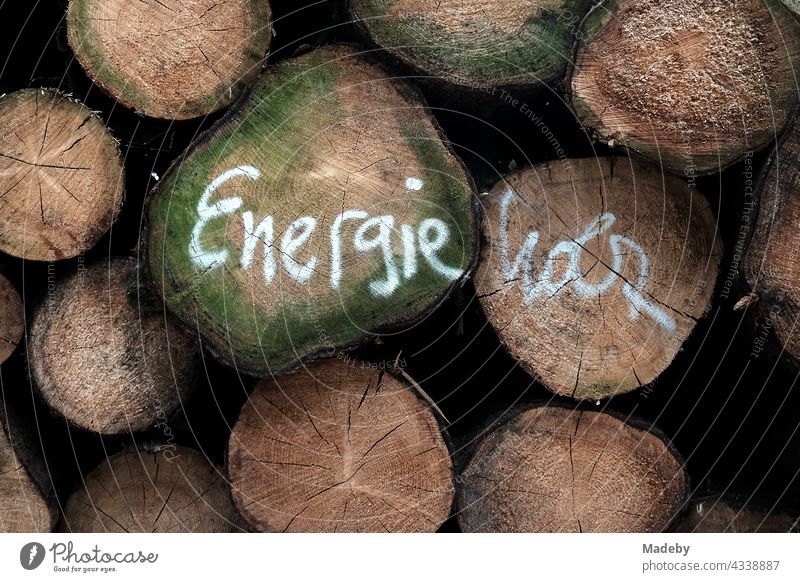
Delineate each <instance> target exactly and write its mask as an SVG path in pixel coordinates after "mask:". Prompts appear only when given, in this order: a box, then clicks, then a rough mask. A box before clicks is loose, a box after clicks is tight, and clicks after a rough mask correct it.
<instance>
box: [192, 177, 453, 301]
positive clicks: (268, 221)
mask: <svg viewBox="0 0 800 582" xmlns="http://www.w3.org/2000/svg"><path fill="white" fill-rule="evenodd" d="M242 177H243V178H247V179H249V180H251V181H256V180H258V179H259V178H260V177H261V172H260V171H259V170H258V169H257V168H255V167H253V166H238V167H236V168H233V169H230V170H228V171H226V172H224V173H222V174H221V175H220V176H219V177H217V178H216V179H214V180H213V181H212V182H211V184H209V185H208V186H207V187H206V189H205V191H204V192H203V195H202V197H201V198H200V201H199V202H198V204H197V216H198V220H197V223H196V224H195V226H194V229H193V230H192V237H191V240H190V242H189V256H190V257H191V259H192V261H193V262H194V264H195V265H197V266H198V267H200V268H202V269H206V270H212V269H215V268H217V267H221V266H222V265H223V264H225V262H226V261H227V260H228V258H229V255H230V250H229V249H228V248H220V249H215V250H209V249H206V248H204V246H203V243H202V234H203V230H204V229H205V227H206V225H207V224H208V223H209V222H211V221H212V220H214V219H216V218H220V217H222V216H226V215H229V214H233V213H235V212H236V211H238V210H239V209H240V208H241V207H242V205H243V203H244V201H243V200H242V198H241V197H239V196H233V197H228V198H222V199H220V200H217V201H216V202H214V203H212V202H211V197H212V196H213V195H214V193H215V192H216V191H217V190H218V189H219V188H220V187H221V186H222V185H223V184H225V183H226V182H228V181H229V180H232V179H234V178H242ZM422 187H423V183H422V181H421V180H419V179H418V178H408V179H407V180H406V188H407V189H409V190H414V191H416V190H420V189H422ZM241 217H242V225H243V229H244V237H243V240H244V245H243V247H242V254H241V257H240V258H239V265H240V267H241V268H242V269H244V270H250V269H251V268H252V266H253V259H254V257H255V253H256V248H257V247H258V242H259V241H261V242H262V251H263V277H264V282H265V283H266V284H268V285H269V284H270V283H271V282H272V281H273V279H274V278H275V276H276V274H277V272H278V259H277V258H276V256H275V254H274V253H273V249H275V250H276V251H277V252H278V255H280V258H281V263H282V264H283V268H284V270H285V271H286V273H287V274H288V275H289V277H291V278H292V279H294V280H295V281H297V282H298V283H307V282H308V281H309V280H310V279H311V277H312V276H313V275H314V274H315V273H316V272H317V270H316V269H317V264H318V258H317V257H316V256H312V257H310V258H309V259H308V260H307V261H305V262H304V263H301V262H299V261H298V260H297V259H296V258H295V257H296V255H297V253H298V251H299V250H300V248H301V247H302V246H303V245H305V244H306V243H307V242H308V241H309V239H310V238H311V236H312V235H313V233H314V231H315V230H316V228H317V219H316V218H314V217H313V216H302V217H300V218H298V219H297V220H295V221H293V222H292V223H291V224H290V225H289V226H288V227H287V228H286V230H285V231H284V232H283V236H282V237H281V240H280V244H275V221H274V219H273V217H272V216H267V217H266V218H264V219H263V220H261V221H260V222H258V223H256V221H255V216H254V215H253V213H252V212H250V211H246V212H242V214H241ZM349 221H361V224H360V225H359V226H358V228H357V229H356V231H355V234H354V236H353V247H354V248H355V250H356V251H357V252H360V253H369V252H373V251H378V250H379V251H380V252H381V255H382V259H383V263H384V266H385V269H386V276H385V278H382V279H378V280H374V281H370V283H369V289H370V291H371V293H372V294H373V295H375V296H377V297H388V296H390V295H391V294H392V293H394V292H395V291H397V289H399V288H400V286H401V284H402V280H403V279H411V278H412V277H414V275H416V274H417V271H418V264H417V254H418V252H419V253H421V254H422V257H423V258H424V259H425V261H426V262H427V264H428V266H429V267H430V268H431V269H432V270H433V271H435V272H437V273H438V274H440V275H441V276H442V277H444V278H445V279H448V280H452V281H454V280H456V279H458V278H459V277H460V276H461V275H462V273H463V272H462V270H461V269H457V268H454V267H451V266H448V265H446V264H444V263H443V262H442V260H441V259H440V258H439V256H438V255H437V253H438V251H440V250H441V249H442V248H443V247H444V246H445V245H446V244H447V241H448V240H449V239H450V229H449V227H448V226H447V224H446V223H445V222H444V221H443V220H440V219H438V218H425V219H423V220H422V221H420V223H419V225H418V226H417V228H416V229H414V228H412V227H411V226H410V225H408V224H401V225H399V234H400V237H401V241H402V246H403V259H402V267H401V266H398V264H397V262H398V261H397V260H396V259H395V256H394V252H393V249H392V233H393V232H398V229H397V225H396V222H397V221H396V220H395V217H394V216H391V215H388V214H384V215H381V216H374V217H370V216H369V213H367V212H366V211H364V210H345V211H343V212H341V213H340V214H338V215H337V216H336V217H335V219H334V220H333V223H332V224H331V227H330V231H329V235H330V253H331V257H330V277H329V280H330V286H331V289H338V288H339V286H340V285H341V281H342V277H343V266H342V254H343V247H342V229H343V225H344V223H346V222H349Z"/></svg>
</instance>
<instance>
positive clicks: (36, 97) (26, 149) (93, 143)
mask: <svg viewBox="0 0 800 582" xmlns="http://www.w3.org/2000/svg"><path fill="white" fill-rule="evenodd" d="M0 119H2V122H3V131H2V133H0V192H2V193H3V195H2V196H0V251H3V252H5V253H8V254H10V255H14V256H15V257H20V258H23V259H29V260H34V261H52V260H58V259H66V258H70V257H75V256H77V255H79V254H81V253H83V252H85V251H87V250H89V249H90V248H91V247H92V246H94V244H95V243H96V242H97V241H98V240H99V239H100V238H101V237H102V236H103V235H105V233H106V232H108V230H109V228H111V225H112V223H113V222H114V220H115V218H116V216H117V213H118V212H119V210H120V208H121V207H122V200H123V190H124V180H123V170H122V159H121V157H120V153H119V147H118V145H117V142H116V141H115V140H114V138H112V137H111V135H110V134H109V133H108V131H107V130H106V128H105V126H104V125H103V123H102V121H100V119H99V118H98V117H97V116H96V115H95V114H94V113H93V112H92V111H91V110H90V109H89V108H88V107H86V106H85V105H83V104H81V103H79V102H78V101H75V100H73V99H71V98H69V97H66V96H64V95H62V94H61V93H59V92H58V91H55V90H52V89H23V90H21V91H17V92H15V93H10V94H9V95H5V96H3V97H0Z"/></svg>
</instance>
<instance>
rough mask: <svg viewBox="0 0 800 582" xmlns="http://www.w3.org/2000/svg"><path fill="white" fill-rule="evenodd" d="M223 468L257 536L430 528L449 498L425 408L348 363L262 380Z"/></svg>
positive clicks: (395, 384) (392, 382)
mask: <svg viewBox="0 0 800 582" xmlns="http://www.w3.org/2000/svg"><path fill="white" fill-rule="evenodd" d="M228 470H229V473H230V476H231V485H232V488H233V498H234V501H235V502H236V504H237V506H238V507H239V509H240V511H241V513H242V515H243V516H244V518H245V520H246V521H247V522H248V523H249V524H250V525H251V527H252V528H254V529H256V530H259V531H277V532H281V531H284V532H303V531H304V532H312V531H313V532H335V531H339V532H356V531H360V532H383V531H389V532H433V531H435V530H436V529H438V528H439V526H440V525H441V524H442V523H443V522H444V521H445V520H446V519H447V517H448V515H449V513H450V506H451V505H452V502H453V486H454V483H453V467H452V463H451V460H450V455H449V452H448V447H447V444H446V442H445V440H444V438H443V435H442V432H441V430H440V428H439V425H438V423H437V421H436V418H435V417H434V414H433V413H432V412H431V410H430V408H429V406H428V404H427V403H426V402H425V401H424V400H422V399H421V398H419V397H418V395H417V394H415V393H414V391H413V390H412V389H411V388H409V387H407V386H405V385H404V384H402V383H401V382H400V381H399V380H397V379H396V378H395V377H394V376H392V375H390V374H389V373H384V372H381V371H378V370H375V369H370V368H364V367H362V365H361V364H360V363H358V362H355V361H353V360H348V361H342V360H325V361H322V362H320V363H319V364H316V365H312V366H310V367H308V368H305V369H303V370H301V371H298V372H295V373H294V374H292V375H290V376H286V377H279V378H276V379H275V380H264V381H262V382H261V383H260V384H259V385H258V386H257V387H256V389H255V391H254V392H253V394H252V395H251V397H250V402H249V403H247V404H246V405H245V407H244V409H243V410H242V413H241V415H240V417H239V420H238V422H237V423H236V426H235V427H234V429H233V434H232V435H231V439H230V444H229V448H228Z"/></svg>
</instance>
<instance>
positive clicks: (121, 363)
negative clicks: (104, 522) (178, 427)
mask: <svg viewBox="0 0 800 582" xmlns="http://www.w3.org/2000/svg"><path fill="white" fill-rule="evenodd" d="M143 300H144V299H143V297H142V296H140V295H139V288H138V286H137V273H136V270H135V263H134V261H132V260H128V259H113V260H112V261H110V262H108V263H105V262H104V263H96V264H94V265H91V266H89V267H88V268H84V267H83V266H82V265H81V267H80V268H79V270H78V271H77V272H76V273H74V274H73V275H71V276H69V277H67V278H66V279H65V280H63V281H61V282H60V283H59V284H58V285H57V286H56V288H55V290H54V291H53V292H52V293H51V294H50V295H48V296H46V297H45V298H44V299H43V301H42V303H41V304H40V305H39V306H38V307H37V308H36V311H35V313H34V317H33V321H32V324H31V330H30V345H29V365H30V368H31V372H32V374H33V378H34V379H35V381H36V385H37V388H38V390H39V392H40V394H41V395H42V397H43V398H44V400H45V402H47V404H49V405H50V406H51V407H52V408H53V409H54V410H56V411H57V412H58V413H59V414H61V415H63V416H64V417H66V418H67V420H69V421H70V422H72V423H73V424H75V425H77V426H79V427H81V428H85V429H88V430H92V431H96V432H99V433H103V434H122V433H127V432H132V431H139V430H145V429H147V428H150V427H152V426H153V425H155V424H157V423H158V422H165V421H166V420H167V418H168V417H169V415H170V414H172V412H174V411H175V410H176V409H177V408H178V406H180V405H181V403H182V402H183V401H184V400H185V398H186V396H187V394H188V392H189V390H190V389H191V386H192V382H193V378H194V373H195V370H194V367H195V364H196V358H195V354H196V352H197V348H198V346H197V342H196V340H194V339H192V338H191V337H189V336H187V335H185V334H184V333H183V332H182V331H180V330H178V329H177V328H176V327H175V325H174V324H173V323H172V321H171V320H170V319H165V317H164V314H163V313H158V312H155V313H153V312H149V311H148V310H147V308H146V307H145V308H143V307H142V302H143Z"/></svg>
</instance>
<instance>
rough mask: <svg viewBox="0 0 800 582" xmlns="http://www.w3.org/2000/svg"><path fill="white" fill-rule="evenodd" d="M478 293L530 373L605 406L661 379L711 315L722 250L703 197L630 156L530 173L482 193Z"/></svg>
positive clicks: (567, 162) (551, 387)
mask: <svg viewBox="0 0 800 582" xmlns="http://www.w3.org/2000/svg"><path fill="white" fill-rule="evenodd" d="M483 202H484V207H485V218H484V220H485V222H484V227H483V230H484V238H485V239H486V245H485V246H484V249H483V256H482V259H481V263H480V266H479V268H478V272H477V273H476V276H475V281H476V283H475V284H476V288H477V293H478V297H479V300H480V302H481V305H482V306H483V308H484V311H485V312H486V315H487V317H488V318H489V321H490V322H491V323H492V325H493V326H494V328H495V329H496V330H497V333H498V335H499V336H500V339H501V340H502V341H503V343H504V344H505V345H506V347H507V348H508V350H509V352H510V353H511V354H512V356H514V357H515V358H516V359H518V360H519V361H520V363H521V364H522V367H523V368H524V369H525V370H526V371H528V372H529V373H531V374H533V375H534V376H536V377H537V378H538V379H539V380H540V381H541V382H542V384H544V386H545V387H547V388H548V389H549V390H551V391H552V392H555V393H557V394H562V395H566V396H570V397H573V398H577V399H598V398H605V397H608V396H612V395H614V394H620V393H624V392H629V391H631V390H634V389H636V388H638V387H639V386H642V385H645V384H648V383H649V382H651V381H653V380H655V379H656V378H657V377H658V376H659V374H660V373H661V372H662V371H664V369H666V368H667V366H669V364H670V363H671V362H672V360H673V358H674V357H675V355H676V354H677V353H678V351H679V350H680V347H681V345H682V344H683V342H684V340H685V339H686V338H687V337H688V336H689V334H690V333H691V331H692V329H693V328H694V327H695V324H696V323H697V319H698V318H700V317H701V316H702V315H703V313H704V312H705V310H706V307H707V305H708V304H709V301H710V299H711V296H712V294H713V291H714V286H715V281H716V278H717V272H718V265H719V260H720V255H721V253H722V249H721V246H722V245H721V243H720V242H719V241H718V239H717V238H716V227H715V222H714V217H713V216H712V214H711V211H710V209H709V206H708V203H707V202H706V200H705V199H704V198H703V196H702V195H701V194H699V193H698V192H696V191H694V190H693V189H691V188H690V187H688V186H687V185H686V183H684V182H683V181H681V180H679V179H678V178H676V177H673V176H663V175H662V174H661V172H659V171H658V170H657V169H656V168H654V167H650V166H646V165H640V164H638V163H633V162H632V161H630V160H628V159H624V158H619V159H615V158H598V159H581V160H565V161H558V162H552V163H550V164H545V165H541V166H535V167H529V168H526V169H523V170H521V171H519V172H516V173H514V174H512V175H511V176H509V177H508V178H506V179H505V180H503V181H501V182H499V183H498V184H497V185H496V186H495V187H494V188H493V189H492V191H491V192H490V193H489V194H488V195H487V196H486V197H485V198H484V200H483Z"/></svg>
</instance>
